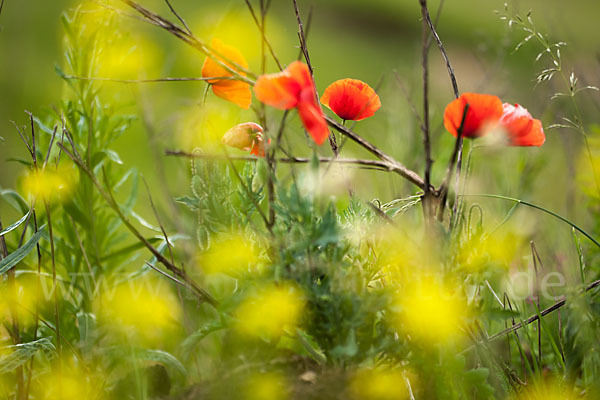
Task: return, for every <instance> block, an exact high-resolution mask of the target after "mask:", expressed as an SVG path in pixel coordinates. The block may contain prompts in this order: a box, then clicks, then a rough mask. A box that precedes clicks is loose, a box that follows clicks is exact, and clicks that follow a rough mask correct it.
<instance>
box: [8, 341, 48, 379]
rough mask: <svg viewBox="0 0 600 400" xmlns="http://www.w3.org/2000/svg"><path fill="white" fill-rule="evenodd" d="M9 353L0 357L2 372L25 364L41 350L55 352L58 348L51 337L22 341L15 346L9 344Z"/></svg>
mask: <svg viewBox="0 0 600 400" xmlns="http://www.w3.org/2000/svg"><path fill="white" fill-rule="evenodd" d="M4 349H9V354H7V355H5V356H4V357H0V374H5V373H7V372H10V371H14V370H15V369H17V368H19V367H20V366H21V365H23V364H25V363H26V362H27V361H28V360H29V359H30V358H31V357H33V356H34V355H35V353H37V352H38V351H40V350H43V351H44V352H46V353H50V354H53V353H54V352H55V351H56V349H55V347H54V345H53V344H52V342H51V341H50V339H49V338H41V339H38V340H36V341H34V342H28V343H20V344H17V345H14V346H8V347H5V348H4Z"/></svg>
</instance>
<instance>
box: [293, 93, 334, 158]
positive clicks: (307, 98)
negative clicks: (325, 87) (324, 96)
mask: <svg viewBox="0 0 600 400" xmlns="http://www.w3.org/2000/svg"><path fill="white" fill-rule="evenodd" d="M300 97H301V99H300V102H299V103H298V106H297V107H298V114H299V115H300V119H301V120H302V124H303V125H304V128H306V130H307V131H308V133H309V134H310V136H311V137H312V138H313V140H314V141H315V143H316V144H317V145H319V146H320V145H322V144H323V142H324V141H325V139H327V137H328V136H329V128H328V127H327V121H325V116H324V115H323V110H321V107H320V106H319V104H318V103H317V101H316V99H315V93H314V90H313V89H312V88H306V89H304V90H303V91H302V94H301V96H300Z"/></svg>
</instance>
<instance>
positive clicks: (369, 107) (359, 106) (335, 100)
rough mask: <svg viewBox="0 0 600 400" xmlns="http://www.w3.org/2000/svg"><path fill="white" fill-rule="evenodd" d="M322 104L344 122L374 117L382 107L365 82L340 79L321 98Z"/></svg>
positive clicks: (375, 94)
mask: <svg viewBox="0 0 600 400" xmlns="http://www.w3.org/2000/svg"><path fill="white" fill-rule="evenodd" d="M321 103H322V104H323V105H325V106H327V107H328V108H329V109H330V110H331V111H333V112H334V113H335V114H336V115H337V116H338V117H340V118H341V119H344V120H351V121H360V120H362V119H365V118H369V117H372V116H373V114H375V111H377V110H379V108H380V107H381V101H380V100H379V96H378V95H377V93H375V91H374V90H373V89H372V88H371V86H369V85H367V84H366V83H364V82H363V81H359V80H358V79H340V80H339V81H335V82H333V83H332V84H331V85H329V87H328V88H327V89H325V92H324V93H323V96H321Z"/></svg>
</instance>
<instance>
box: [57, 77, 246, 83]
mask: <svg viewBox="0 0 600 400" xmlns="http://www.w3.org/2000/svg"><path fill="white" fill-rule="evenodd" d="M63 78H64V79H76V80H82V81H105V82H115V83H156V82H206V81H213V80H220V81H238V80H239V79H238V78H237V77H235V76H210V77H206V78H196V77H192V78H155V79H113V78H105V77H88V76H74V75H65V76H64V77H63Z"/></svg>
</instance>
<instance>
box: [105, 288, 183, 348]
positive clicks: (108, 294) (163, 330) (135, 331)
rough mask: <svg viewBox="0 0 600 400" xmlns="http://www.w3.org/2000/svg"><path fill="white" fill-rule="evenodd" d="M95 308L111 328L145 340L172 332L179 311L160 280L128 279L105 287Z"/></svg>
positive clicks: (149, 342) (175, 302)
mask: <svg viewBox="0 0 600 400" xmlns="http://www.w3.org/2000/svg"><path fill="white" fill-rule="evenodd" d="M95 308H96V310H97V311H98V314H99V315H100V319H101V321H102V322H103V323H104V324H105V326H107V327H108V328H109V329H111V330H112V331H113V332H115V333H118V334H123V335H125V336H127V337H129V338H130V339H134V340H140V341H142V342H144V343H145V344H155V343H156V342H158V341H160V339H162V338H163V337H167V336H168V335H169V334H170V333H172V331H173V330H174V329H175V328H176V326H177V320H178V318H179V316H180V315H181V307H180V304H179V302H178V300H177V298H176V296H175V295H174V294H173V293H172V292H171V291H170V290H169V287H168V286H167V283H165V281H164V280H150V279H146V280H143V281H131V280H130V281H127V282H125V283H121V284H119V285H117V286H116V287H112V288H111V287H107V288H106V290H104V292H103V293H102V294H101V296H99V298H98V299H97V300H96V302H95Z"/></svg>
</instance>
